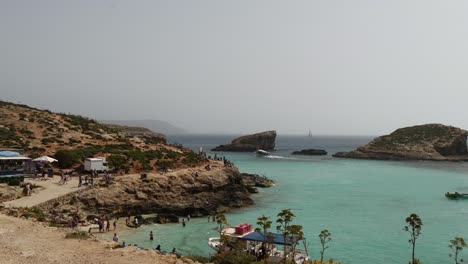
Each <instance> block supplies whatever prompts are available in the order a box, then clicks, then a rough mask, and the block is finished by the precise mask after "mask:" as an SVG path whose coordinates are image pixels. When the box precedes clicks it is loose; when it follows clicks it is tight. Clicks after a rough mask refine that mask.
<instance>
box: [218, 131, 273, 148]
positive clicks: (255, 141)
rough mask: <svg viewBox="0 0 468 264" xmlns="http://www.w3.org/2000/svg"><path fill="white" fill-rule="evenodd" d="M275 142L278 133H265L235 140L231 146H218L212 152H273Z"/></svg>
mask: <svg viewBox="0 0 468 264" xmlns="http://www.w3.org/2000/svg"><path fill="white" fill-rule="evenodd" d="M275 140H276V131H265V132H261V133H256V134H252V135H247V136H242V137H238V138H235V139H233V140H232V142H231V144H226V145H220V146H217V147H216V148H214V149H212V151H237V152H248V151H255V150H257V149H263V150H273V149H274V148H275Z"/></svg>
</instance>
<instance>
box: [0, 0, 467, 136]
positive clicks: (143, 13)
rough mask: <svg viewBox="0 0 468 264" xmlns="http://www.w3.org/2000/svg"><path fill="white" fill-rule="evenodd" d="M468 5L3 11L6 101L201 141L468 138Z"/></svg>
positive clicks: (95, 5) (378, 0) (66, 4)
mask: <svg viewBox="0 0 468 264" xmlns="http://www.w3.org/2000/svg"><path fill="white" fill-rule="evenodd" d="M467 14H468V1H465V0H450V1H440V0H437V1H433V0H386V1H382V0H352V1H350V0H341V1H338V0H322V1H315V0H308V1H290V0H288V1H273V0H266V1H255V0H244V1H242V0H236V1H223V0H210V1H208V0H197V1H176V0H167V1H154V0H149V1H137V0H135V1H110V0H109V1H97V0H90V1H62V0H57V1H46V0H40V1H37V0H31V1H22V0H11V1H7V0H0V36H1V37H0V94H1V95H0V99H2V100H7V101H12V102H21V103H25V104H29V105H32V106H35V107H40V108H47V109H50V110H53V111H58V112H70V113H74V114H81V115H85V116H89V117H92V118H96V119H159V120H167V121H169V122H171V123H173V124H174V125H177V126H180V127H182V128H185V129H187V130H189V131H191V132H202V133H203V132H230V133H250V132H256V131H261V130H269V129H276V130H277V131H278V132H279V133H283V134H285V133H299V134H306V133H308V131H309V129H311V130H312V132H313V133H314V134H341V135H380V134H385V133H389V132H391V131H393V130H394V129H396V128H398V127H403V126H408V125H413V124H422V123H428V122H437V123H444V124H448V125H454V126H459V127H463V128H468V118H467V109H468V108H467V105H466V101H467V99H468V15H467Z"/></svg>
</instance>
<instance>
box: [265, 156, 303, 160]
mask: <svg viewBox="0 0 468 264" xmlns="http://www.w3.org/2000/svg"><path fill="white" fill-rule="evenodd" d="M264 158H267V159H284V160H299V159H298V158H293V157H284V156H274V155H268V156H265V157H264Z"/></svg>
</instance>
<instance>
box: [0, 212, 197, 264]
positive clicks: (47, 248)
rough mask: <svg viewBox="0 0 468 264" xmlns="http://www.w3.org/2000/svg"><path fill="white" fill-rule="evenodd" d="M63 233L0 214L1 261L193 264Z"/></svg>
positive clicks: (153, 252)
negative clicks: (75, 237) (69, 237)
mask: <svg viewBox="0 0 468 264" xmlns="http://www.w3.org/2000/svg"><path fill="white" fill-rule="evenodd" d="M65 234H66V230H64V229H57V228H52V227H47V226H44V225H43V224H41V223H36V222H32V221H29V220H25V219H20V218H15V217H10V216H6V215H3V214H0V256H1V260H0V262H1V263H2V264H13V263H15V264H16V263H25V264H29V263H31V264H32V263H34V264H37V263H60V264H62V263H77V264H81V263H83V264H84V263H112V264H121V263H122V264H123V263H161V264H183V263H193V262H192V261H190V260H185V259H176V258H175V257H173V256H169V255H160V254H158V253H156V252H155V251H149V250H137V249H136V248H133V247H131V248H125V249H111V245H112V244H113V243H112V242H104V241H100V240H96V239H90V240H76V239H66V238H64V237H65Z"/></svg>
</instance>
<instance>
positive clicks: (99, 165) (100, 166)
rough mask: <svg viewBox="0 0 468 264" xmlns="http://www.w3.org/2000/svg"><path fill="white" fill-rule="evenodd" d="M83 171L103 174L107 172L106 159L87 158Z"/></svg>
mask: <svg viewBox="0 0 468 264" xmlns="http://www.w3.org/2000/svg"><path fill="white" fill-rule="evenodd" d="M84 170H85V171H93V170H96V171H98V172H103V171H108V170H109V166H108V165H107V162H106V158H87V159H85V162H84Z"/></svg>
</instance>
